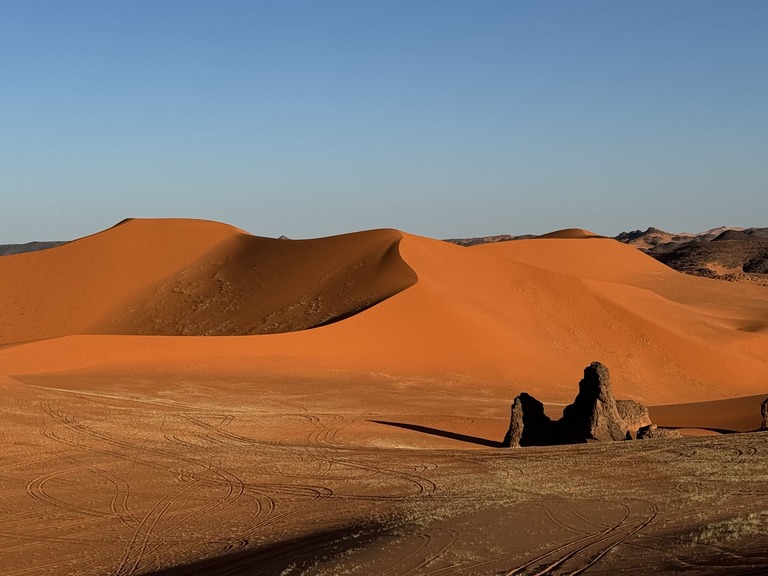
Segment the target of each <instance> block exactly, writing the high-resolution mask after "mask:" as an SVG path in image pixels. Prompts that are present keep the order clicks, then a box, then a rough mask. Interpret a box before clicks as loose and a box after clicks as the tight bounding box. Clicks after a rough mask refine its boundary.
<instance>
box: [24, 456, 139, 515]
mask: <svg viewBox="0 0 768 576" xmlns="http://www.w3.org/2000/svg"><path fill="white" fill-rule="evenodd" d="M80 471H86V472H91V473H93V474H96V475H98V476H100V477H102V478H104V479H105V480H107V481H108V482H110V483H111V484H112V485H113V486H114V495H113V498H112V500H111V502H110V512H102V511H99V510H93V509H90V508H84V507H82V506H77V505H76V504H71V503H69V502H66V501H64V500H61V499H59V498H55V497H53V496H51V495H50V494H48V492H46V489H45V485H46V483H48V482H50V481H51V480H54V479H58V478H63V477H65V476H67V475H69V474H72V473H74V472H80ZM129 490H130V488H129V486H128V484H127V483H126V482H125V481H124V480H122V479H121V478H118V477H116V476H115V475H113V474H109V473H105V472H104V471H103V470H99V469H97V468H96V467H95V466H93V465H92V464H78V465H76V466H71V467H69V468H65V469H63V470H55V471H53V472H49V473H47V474H43V475H41V476H37V477H36V478H33V479H32V480H30V481H29V482H27V486H26V491H27V494H29V495H30V496H31V497H32V498H34V499H35V500H38V501H40V502H43V503H45V504H48V505H51V506H56V507H58V508H62V509H64V510H67V511H68V512H74V513H76V514H83V515H86V516H96V517H99V518H111V517H115V518H117V519H118V520H119V521H120V522H121V523H122V524H123V525H124V526H128V527H130V526H131V525H132V524H133V523H135V521H136V518H135V517H134V516H133V514H131V512H130V511H129V510H128V507H127V504H126V502H127V499H128V493H129Z"/></svg>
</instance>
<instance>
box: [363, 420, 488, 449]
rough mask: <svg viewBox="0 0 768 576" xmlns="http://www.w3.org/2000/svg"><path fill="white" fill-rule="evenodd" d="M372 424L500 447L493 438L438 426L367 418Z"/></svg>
mask: <svg viewBox="0 0 768 576" xmlns="http://www.w3.org/2000/svg"><path fill="white" fill-rule="evenodd" d="M369 422H373V423H374V424H384V425H385V426H395V427H397V428H404V429H406V430H413V431H414V432H421V433H422V434H431V435H432V436H440V437H441V438H450V439H451V440H458V441H459V442H468V443H470V444H479V445H480V446H487V447H488V448H501V447H502V444H501V442H497V441H495V440H488V439H486V438H479V437H477V436H468V435H466V434H458V433H457V432H448V431H447V430H439V429H438V428H430V427H429V426H419V425H418V424H406V423H404V422H387V421H386V420H369Z"/></svg>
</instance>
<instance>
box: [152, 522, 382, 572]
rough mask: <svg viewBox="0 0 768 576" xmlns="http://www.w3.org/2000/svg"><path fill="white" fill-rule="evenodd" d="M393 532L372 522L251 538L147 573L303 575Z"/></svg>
mask: <svg viewBox="0 0 768 576" xmlns="http://www.w3.org/2000/svg"><path fill="white" fill-rule="evenodd" d="M387 534H389V529H387V528H384V527H383V526H379V525H373V524H372V523H370V522H367V523H365V524H358V525H352V526H344V527H338V528H331V529H328V530H322V531H318V532H315V533H312V534H307V535H305V536H299V537H296V538H291V539H287V540H281V541H278V542H273V543H270V544H265V545H262V546H257V547H254V548H250V549H249V548H247V546H248V544H249V542H248V540H240V541H238V542H235V543H234V544H236V545H240V546H244V547H245V548H244V549H241V550H239V551H237V552H231V551H230V552H223V553H220V554H219V555H218V556H213V557H211V558H207V559H204V560H197V561H194V562H189V563H187V564H182V565H178V566H170V567H168V568H161V569H159V570H154V571H151V572H146V573H145V574H147V576H194V575H197V574H200V575H203V574H227V575H230V576H257V575H258V576H267V575H272V574H274V575H277V574H285V573H289V572H290V573H291V574H303V573H304V571H305V570H307V569H309V568H310V567H311V566H316V564H317V562H318V561H319V560H321V559H326V560H327V559H330V558H333V557H335V556H339V555H344V554H345V553H348V552H349V551H351V550H354V549H357V548H360V547H362V546H365V545H366V544H369V543H371V542H373V541H375V540H376V539H378V538H381V537H384V536H386V535H387Z"/></svg>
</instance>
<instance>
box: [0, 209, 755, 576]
mask: <svg viewBox="0 0 768 576" xmlns="http://www.w3.org/2000/svg"><path fill="white" fill-rule="evenodd" d="M0 274H1V276H0V277H2V278H3V282H2V283H0V302H2V304H1V305H0V320H1V321H2V322H1V324H0V330H1V332H0V336H1V338H0V385H1V386H2V389H3V402H2V404H1V405H0V418H2V419H3V430H4V439H3V450H2V453H0V487H2V491H1V492H0V517H1V518H2V527H1V528H0V574H8V575H11V574H83V575H84V574H114V575H127V574H163V575H181V574H233V575H234V574H359V575H363V574H366V575H367V574H379V575H387V576H393V575H402V574H433V575H448V574H581V573H587V574H641V573H643V574H644V573H686V574H764V573H766V571H768V568H767V566H768V530H766V525H768V464H767V462H768V461H767V460H766V456H767V455H768V433H765V432H750V433H747V431H750V430H754V429H756V428H757V427H758V426H759V424H760V420H759V404H760V401H761V399H762V398H763V397H765V396H766V395H768V390H766V384H765V374H766V373H768V371H767V370H766V369H767V368H768V333H767V330H766V327H767V326H768V291H766V290H765V289H764V288H761V287H756V286H745V285H734V284H729V283H724V282H718V281H715V280H709V279H702V278H692V277H687V276H683V275H681V274H678V273H676V272H674V271H672V270H670V269H668V268H666V267H664V266H663V265H661V264H659V263H657V262H655V261H653V260H652V259H651V258H649V257H647V256H645V255H643V254H641V253H640V252H638V251H636V250H634V249H633V248H630V247H627V246H623V245H620V244H619V243H618V242H615V241H612V240H607V239H602V238H596V237H593V235H591V234H589V233H586V232H581V231H567V232H566V233H563V234H559V235H555V236H554V237H552V238H546V239H541V240H526V241H519V242H514V243H506V244H504V245H487V246H477V247H473V248H461V247H458V246H453V245H449V244H446V243H442V242H438V241H435V240H430V239H426V238H419V237H415V236H410V235H405V234H402V233H400V232H397V231H392V230H385V231H371V232H364V233H357V234H351V235H344V236H340V237H334V238H330V239H320V240H311V241H285V240H270V239H261V238H256V237H252V236H250V235H247V234H245V233H244V232H242V231H239V230H236V229H233V228H231V227H228V226H225V225H221V224H216V223H210V222H200V221H184V220H162V221H142V220H135V221H129V222H126V223H124V224H121V225H120V226H117V227H115V228H113V229H110V230H107V231H105V232H102V233H100V234H96V235H94V236H91V237H88V238H84V239H82V240H79V241H76V242H73V243H71V244H67V245H64V246H61V247H58V248H55V249H51V250H47V251H44V252H39V253H31V254H25V255H16V256H8V257H3V258H0ZM179 334H186V335H185V336H179ZM593 360H601V361H603V362H605V363H606V364H607V365H608V366H609V368H610V369H611V373H612V375H613V378H614V388H615V391H616V394H617V396H618V397H619V398H633V399H636V400H640V401H643V402H645V403H647V404H650V405H652V409H651V414H652V417H653V418H654V420H655V421H656V422H657V423H659V424H661V425H664V426H670V427H679V428H681V429H683V431H684V432H686V433H687V434H692V435H688V436H685V437H683V438H680V439H659V440H651V441H635V442H619V443H610V444H598V443H592V444H585V445H579V446H559V447H550V448H527V449H516V450H507V449H501V448H499V447H498V442H499V441H500V440H501V438H502V437H503V435H504V432H505V431H506V427H507V425H508V418H509V405H510V402H511V400H512V398H514V396H516V395H517V394H518V393H519V392H521V391H528V392H531V393H533V394H535V395H537V397H539V398H541V399H542V400H544V401H545V402H547V405H548V411H549V412H550V413H551V414H552V415H553V416H556V415H557V413H558V411H559V410H561V409H562V406H563V405H564V404H565V403H567V402H569V401H570V400H571V399H572V398H573V396H574V395H575V393H576V386H577V383H578V380H579V378H580V376H581V370H582V369H583V367H584V366H586V365H587V364H588V363H589V362H591V361H593Z"/></svg>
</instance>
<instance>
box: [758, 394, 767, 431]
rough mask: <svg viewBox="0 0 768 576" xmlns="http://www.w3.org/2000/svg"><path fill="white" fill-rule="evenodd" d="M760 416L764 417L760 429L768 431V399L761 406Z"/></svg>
mask: <svg viewBox="0 0 768 576" xmlns="http://www.w3.org/2000/svg"><path fill="white" fill-rule="evenodd" d="M760 415H761V416H762V418H761V420H760V429H761V430H768V398H766V399H765V400H763V403H762V404H760Z"/></svg>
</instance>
